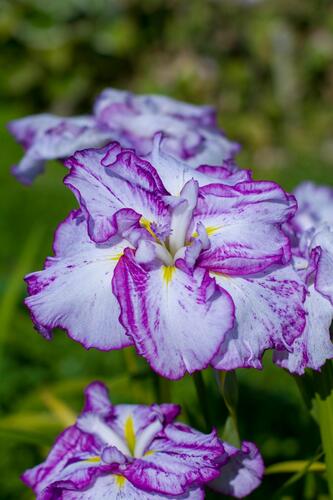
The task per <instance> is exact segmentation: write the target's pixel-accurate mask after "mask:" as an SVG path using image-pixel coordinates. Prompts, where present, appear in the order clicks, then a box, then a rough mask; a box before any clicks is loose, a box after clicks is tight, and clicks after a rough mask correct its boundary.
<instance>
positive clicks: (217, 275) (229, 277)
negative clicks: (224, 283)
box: [209, 271, 231, 280]
mask: <svg viewBox="0 0 333 500" xmlns="http://www.w3.org/2000/svg"><path fill="white" fill-rule="evenodd" d="M209 276H211V277H213V278H214V276H216V277H217V278H226V279H229V280H230V279H231V276H229V274H225V273H218V272H216V271H210V273H209Z"/></svg>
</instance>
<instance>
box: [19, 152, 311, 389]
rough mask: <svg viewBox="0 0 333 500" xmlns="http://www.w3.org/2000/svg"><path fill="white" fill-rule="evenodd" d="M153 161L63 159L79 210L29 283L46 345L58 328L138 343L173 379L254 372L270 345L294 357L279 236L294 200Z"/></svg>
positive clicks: (285, 243) (86, 340) (288, 280)
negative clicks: (209, 371) (209, 372)
mask: <svg viewBox="0 0 333 500" xmlns="http://www.w3.org/2000/svg"><path fill="white" fill-rule="evenodd" d="M153 156H154V161H155V164H156V168H154V166H152V165H151V164H150V163H148V162H147V161H145V160H142V159H141V158H139V157H137V156H136V155H135V153H134V152H133V151H131V150H126V149H123V148H121V147H120V146H119V145H118V144H111V145H109V146H107V147H104V148H101V149H97V150H96V149H92V150H86V151H81V152H78V153H76V154H75V155H74V156H73V157H72V158H70V159H69V160H68V163H67V165H68V166H69V167H70V174H69V175H68V176H67V178H66V180H65V183H66V185H67V186H68V187H70V189H72V190H73V192H74V193H75V195H76V196H77V199H78V200H79V203H80V206H81V208H80V210H79V211H75V212H72V213H71V214H70V215H69V217H68V218H67V219H66V220H65V221H64V222H63V223H62V224H61V225H60V227H59V228H58V230H57V232H56V236H55V242H54V254H55V255H54V257H51V258H49V259H47V261H46V264H45V269H44V270H43V271H40V272H37V273H33V274H31V275H29V276H28V277H27V278H26V280H27V283H28V291H29V294H30V296H29V297H28V298H27V299H26V304H27V306H28V307H29V309H30V311H31V314H32V318H33V320H34V322H35V325H36V327H37V329H38V330H39V331H40V332H41V333H42V334H44V336H46V337H47V338H50V336H51V331H52V329H53V328H55V327H61V328H63V329H66V330H67V331H68V334H69V335H70V336H71V337H72V338H73V339H75V340H77V341H79V342H81V343H82V344H83V345H84V346H85V347H86V348H90V347H95V348H98V349H103V350H110V349H119V348H121V347H125V346H128V345H131V344H134V345H135V347H136V349H137V352H138V353H139V354H140V355H142V356H143V357H145V358H146V359H147V361H148V362H149V364H150V365H151V366H152V368H153V369H154V370H155V371H156V372H158V373H159V374H161V375H162V376H165V377H168V378H170V379H178V378H180V377H182V376H183V375H184V374H185V373H186V372H189V373H193V372H194V371H196V370H201V369H203V368H205V367H207V366H208V365H213V366H214V367H216V368H218V369H223V370H228V369H234V368H236V367H256V368H259V367H261V357H262V355H263V352H264V351H265V350H266V349H269V348H273V349H277V350H287V351H288V352H290V351H292V350H293V345H294V341H295V339H296V338H298V337H299V336H300V335H301V333H302V332H303V329H304V325H305V312H304V309H303V301H304V298H305V297H304V286H303V284H302V282H301V280H300V278H299V277H298V275H297V273H296V272H295V271H294V270H293V268H292V266H291V265H290V264H288V262H289V260H290V244H289V240H288V238H287V237H286V236H285V234H284V232H283V231H282V230H281V224H282V223H284V222H286V221H288V220H289V219H290V217H292V215H293V214H294V212H295V208H296V204H295V200H294V198H293V197H292V196H291V195H288V194H287V193H285V192H284V191H283V190H282V189H281V188H280V187H279V186H278V185H276V184H275V183H272V182H254V181H244V182H239V183H237V184H235V185H234V186H228V185H226V184H222V183H221V181H219V180H218V179H217V178H215V182H214V181H213V183H212V178H211V177H208V176H207V174H205V173H203V172H199V171H196V170H193V169H190V168H189V169H187V170H186V169H183V167H182V164H180V165H178V166H179V168H178V169H176V168H167V167H168V166H167V165H166V163H165V162H166V156H165V155H162V156H160V155H159V152H158V150H156V151H155V152H154V155H153ZM171 161H173V162H175V161H176V160H175V159H174V158H173V159H170V162H171Z"/></svg>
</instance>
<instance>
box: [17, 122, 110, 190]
mask: <svg viewBox="0 0 333 500" xmlns="http://www.w3.org/2000/svg"><path fill="white" fill-rule="evenodd" d="M9 130H10V131H11V132H12V134H13V135H14V136H15V137H16V138H17V139H18V141H19V142H21V143H22V144H23V146H24V147H25V148H26V153H25V155H24V157H23V158H22V160H21V161H20V163H19V164H18V165H16V166H15V167H14V174H15V176H16V177H17V178H18V179H19V180H21V181H22V182H24V183H27V184H29V183H31V182H32V181H33V180H34V178H35V177H36V175H37V174H39V173H40V172H42V171H43V169H44V163H45V161H46V160H52V159H63V158H66V157H67V156H69V155H71V154H73V153H74V152H75V151H77V150H79V149H84V148H86V147H88V146H90V147H91V146H95V147H98V146H102V145H103V144H105V143H106V142H108V141H110V140H111V138H113V139H117V137H116V136H115V134H113V137H111V134H110V131H108V130H106V129H105V128H103V127H100V126H98V125H97V123H96V122H95V120H94V119H93V118H92V117H89V116H77V117H73V118H72V117H71V118H65V117H60V116H54V115H48V114H44V115H36V116H31V117H26V118H23V119H19V120H14V121H13V122H11V123H10V124H9Z"/></svg>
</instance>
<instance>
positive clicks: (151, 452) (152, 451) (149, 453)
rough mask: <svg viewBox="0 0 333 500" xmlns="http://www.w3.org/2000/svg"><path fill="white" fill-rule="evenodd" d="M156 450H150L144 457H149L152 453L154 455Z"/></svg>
mask: <svg viewBox="0 0 333 500" xmlns="http://www.w3.org/2000/svg"><path fill="white" fill-rule="evenodd" d="M154 453H155V450H148V451H146V453H145V454H144V455H143V456H144V457H149V456H150V455H154Z"/></svg>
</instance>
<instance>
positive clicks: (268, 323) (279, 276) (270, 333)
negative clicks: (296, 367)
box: [212, 265, 306, 370]
mask: <svg viewBox="0 0 333 500" xmlns="http://www.w3.org/2000/svg"><path fill="white" fill-rule="evenodd" d="M214 276H215V278H216V281H217V283H218V284H219V285H220V286H221V287H222V288H224V289H225V290H226V291H227V292H228V293H229V294H230V296H231V297H232V300H233V302H234V304H235V318H236V319H235V327H234V329H233V330H232V331H230V332H229V333H228V334H227V335H226V337H225V340H224V342H223V344H222V346H221V348H220V352H219V353H218V355H217V356H215V359H214V360H213V362H212V365H213V366H214V367H215V368H217V369H218V370H233V369H235V368H241V367H243V368H261V367H262V364H261V358H262V355H263V353H264V351H265V350H266V349H278V350H289V351H292V346H293V343H294V342H295V339H297V338H298V337H300V335H301V334H302V332H303V330H304V328H305V321H306V313H305V311H304V305H303V304H304V300H305V288H304V286H303V284H302V282H301V280H300V279H299V277H298V275H297V274H296V273H295V271H294V270H293V268H292V267H291V266H290V265H289V266H285V267H283V268H281V269H274V270H272V271H270V272H268V271H266V272H264V273H258V274H256V275H251V276H244V277H235V276H233V277H230V276H223V275H221V274H215V273H214Z"/></svg>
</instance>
